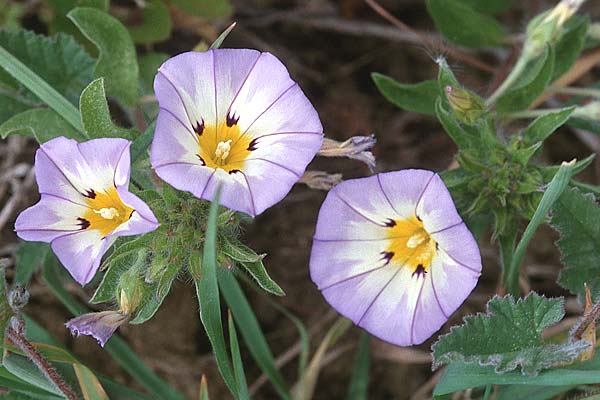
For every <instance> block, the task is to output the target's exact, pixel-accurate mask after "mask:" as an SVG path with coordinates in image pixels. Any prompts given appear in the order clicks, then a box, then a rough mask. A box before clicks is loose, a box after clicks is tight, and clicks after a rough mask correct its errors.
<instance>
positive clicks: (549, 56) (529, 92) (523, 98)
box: [496, 47, 554, 113]
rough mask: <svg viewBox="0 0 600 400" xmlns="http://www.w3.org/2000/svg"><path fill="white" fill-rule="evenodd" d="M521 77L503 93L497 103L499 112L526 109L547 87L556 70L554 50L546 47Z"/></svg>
mask: <svg viewBox="0 0 600 400" xmlns="http://www.w3.org/2000/svg"><path fill="white" fill-rule="evenodd" d="M525 71H526V72H525V73H524V74H523V75H521V76H520V79H519V80H518V81H517V82H516V83H515V84H514V85H513V86H512V87H511V89H510V90H508V91H507V92H506V93H505V94H504V95H502V96H501V97H500V98H499V99H498V101H497V103H496V109H497V110H498V112H501V113H507V112H511V111H518V110H523V109H526V108H527V106H529V105H530V104H531V103H532V102H533V101H534V100H535V99H536V98H537V97H538V96H539V95H540V94H542V92H543V91H544V90H545V89H546V87H547V86H548V84H549V83H550V80H551V79H552V74H553V71H554V52H553V51H552V48H551V47H546V50H545V51H544V53H543V54H542V55H541V57H539V58H538V59H537V60H535V61H532V62H531V63H530V64H529V65H528V66H527V67H526V69H525Z"/></svg>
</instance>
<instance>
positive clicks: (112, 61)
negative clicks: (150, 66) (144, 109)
mask: <svg viewBox="0 0 600 400" xmlns="http://www.w3.org/2000/svg"><path fill="white" fill-rule="evenodd" d="M68 17H69V19H71V21H73V23H74V24H75V25H77V27H78V28H79V29H80V30H81V32H82V33H83V34H84V35H85V37H87V38H88V39H89V40H90V41H91V42H92V43H94V44H95V45H96V47H98V50H99V51H100V58H99V59H98V62H97V63H96V66H95V67H94V77H95V78H99V77H104V79H105V82H106V91H107V93H108V95H109V96H114V97H116V98H118V99H121V100H122V101H124V102H125V103H126V104H133V103H135V102H136V101H137V99H138V95H139V93H138V91H139V82H138V76H139V67H138V63H137V58H136V53H135V47H134V45H133V42H132V40H131V36H129V32H128V31H127V29H126V28H125V27H124V26H123V25H122V24H121V23H120V22H119V21H118V20H116V19H115V18H113V17H111V16H110V15H109V14H107V13H105V12H103V11H100V10H98V9H95V8H89V7H78V8H76V9H74V10H73V11H71V12H70V13H69V14H68Z"/></svg>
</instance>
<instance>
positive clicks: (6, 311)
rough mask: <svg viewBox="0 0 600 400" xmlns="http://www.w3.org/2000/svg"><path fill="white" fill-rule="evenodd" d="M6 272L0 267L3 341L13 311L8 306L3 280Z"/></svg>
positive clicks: (1, 331) (0, 316)
mask: <svg viewBox="0 0 600 400" xmlns="http://www.w3.org/2000/svg"><path fill="white" fill-rule="evenodd" d="M5 274H6V271H5V269H4V267H3V266H0V335H1V337H2V340H1V341H0V342H3V341H4V336H5V331H6V327H7V326H8V323H9V321H10V318H11V317H12V316H13V311H12V309H11V308H10V305H9V304H8V298H7V296H8V290H7V285H6V278H5Z"/></svg>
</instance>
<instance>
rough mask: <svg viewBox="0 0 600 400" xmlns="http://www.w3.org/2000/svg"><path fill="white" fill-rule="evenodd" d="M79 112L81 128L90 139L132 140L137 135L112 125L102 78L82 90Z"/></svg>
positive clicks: (132, 131)
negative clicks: (118, 138)
mask: <svg viewBox="0 0 600 400" xmlns="http://www.w3.org/2000/svg"><path fill="white" fill-rule="evenodd" d="M79 112H80V113H81V121H82V122H83V128H84V129H85V131H86V133H87V134H88V136H89V137H90V138H103V137H120V138H125V139H133V138H134V137H136V136H137V135H138V133H137V131H136V130H135V129H125V128H121V127H120V126H117V125H115V124H114V123H113V121H112V118H111V116H110V110H109V108H108V103H107V102H106V93H105V92H104V78H98V79H96V80H95V81H93V82H92V83H90V84H89V85H88V86H87V87H86V88H85V89H84V90H83V92H82V93H81V97H80V98H79Z"/></svg>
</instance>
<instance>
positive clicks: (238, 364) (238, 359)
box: [227, 311, 250, 400]
mask: <svg viewBox="0 0 600 400" xmlns="http://www.w3.org/2000/svg"><path fill="white" fill-rule="evenodd" d="M227 322H228V324H229V345H230V346H231V359H232V361H233V372H234V374H235V380H236V381H237V387H238V398H239V399H248V400H249V399H250V394H249V393H248V384H247V383H246V375H245V374H244V364H243V363H242V355H241V354H240V345H239V343H238V338H237V332H236V331H235V324H234V323H233V318H232V317H231V311H229V313H228V315H227Z"/></svg>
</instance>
